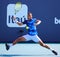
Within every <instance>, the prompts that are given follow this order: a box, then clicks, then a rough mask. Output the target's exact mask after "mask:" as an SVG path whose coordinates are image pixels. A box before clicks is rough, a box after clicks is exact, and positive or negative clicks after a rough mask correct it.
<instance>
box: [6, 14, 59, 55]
mask: <svg viewBox="0 0 60 57" xmlns="http://www.w3.org/2000/svg"><path fill="white" fill-rule="evenodd" d="M13 19H14V21H15V23H16V24H18V25H20V26H21V25H23V24H26V25H27V26H28V33H27V34H26V35H23V36H21V37H18V38H17V39H16V40H15V41H13V43H12V44H7V43H6V44H5V45H6V50H9V48H10V47H11V46H14V45H15V44H16V43H18V42H22V41H29V40H33V41H34V42H37V43H39V44H40V45H41V46H42V47H45V48H47V49H49V50H50V51H52V52H53V53H54V54H55V55H57V54H58V53H57V52H56V51H55V50H54V49H52V48H50V47H49V46H48V45H47V44H45V43H43V41H42V40H41V39H40V38H39V37H38V33H37V30H36V26H37V25H39V24H40V23H41V20H37V19H36V18H33V17H32V13H28V20H25V21H24V22H22V23H21V22H18V21H16V20H15V19H16V17H14V18H13Z"/></svg>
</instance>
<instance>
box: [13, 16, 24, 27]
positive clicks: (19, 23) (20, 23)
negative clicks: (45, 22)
mask: <svg viewBox="0 0 60 57" xmlns="http://www.w3.org/2000/svg"><path fill="white" fill-rule="evenodd" d="M13 20H14V22H15V23H16V24H18V25H19V26H21V25H23V23H22V22H19V21H17V20H16V17H13Z"/></svg>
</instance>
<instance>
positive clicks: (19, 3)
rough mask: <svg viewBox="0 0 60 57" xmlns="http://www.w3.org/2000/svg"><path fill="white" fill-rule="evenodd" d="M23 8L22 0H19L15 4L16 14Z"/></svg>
mask: <svg viewBox="0 0 60 57" xmlns="http://www.w3.org/2000/svg"><path fill="white" fill-rule="evenodd" d="M21 8H22V3H21V2H17V3H16V4H15V8H14V10H15V15H16V13H18V12H19V11H20V9H21Z"/></svg>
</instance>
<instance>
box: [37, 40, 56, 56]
mask: <svg viewBox="0 0 60 57" xmlns="http://www.w3.org/2000/svg"><path fill="white" fill-rule="evenodd" d="M38 43H39V44H40V45H41V46H42V47H45V48H47V49H49V50H51V51H52V52H53V53H54V54H55V55H57V52H56V51H55V50H54V49H52V48H51V47H50V46H48V45H47V44H45V43H43V41H42V40H40V41H39V42H38Z"/></svg>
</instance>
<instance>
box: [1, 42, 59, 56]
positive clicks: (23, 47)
mask: <svg viewBox="0 0 60 57" xmlns="http://www.w3.org/2000/svg"><path fill="white" fill-rule="evenodd" d="M10 44H11V43H10ZM48 45H49V46H51V47H52V48H54V49H55V50H56V51H57V52H58V55H57V56H56V55H54V54H53V53H52V52H51V51H50V50H48V49H46V48H43V47H41V46H40V45H39V44H32V43H31V44H30V43H28V44H26V43H25V44H21V43H19V44H16V45H15V46H12V47H11V48H10V50H9V51H7V50H6V49H5V44H4V43H0V57H60V44H48Z"/></svg>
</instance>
